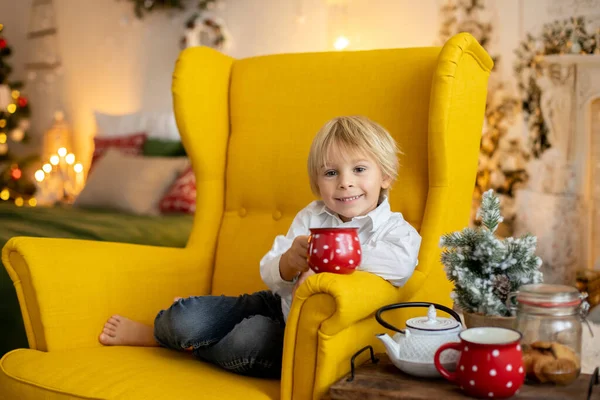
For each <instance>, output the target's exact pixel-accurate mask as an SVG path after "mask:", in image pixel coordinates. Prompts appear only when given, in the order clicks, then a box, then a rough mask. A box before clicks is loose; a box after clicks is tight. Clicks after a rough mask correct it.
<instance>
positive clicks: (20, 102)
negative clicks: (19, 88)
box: [17, 96, 28, 107]
mask: <svg viewBox="0 0 600 400" xmlns="http://www.w3.org/2000/svg"><path fill="white" fill-rule="evenodd" d="M27 103H28V100H27V97H23V96H21V97H19V98H18V99H17V104H18V105H19V107H25V106H26V105H27Z"/></svg>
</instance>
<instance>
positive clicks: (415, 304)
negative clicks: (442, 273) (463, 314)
mask: <svg viewBox="0 0 600 400" xmlns="http://www.w3.org/2000/svg"><path fill="white" fill-rule="evenodd" d="M431 305H433V306H434V307H435V308H436V309H438V310H440V311H444V312H447V313H448V314H450V315H452V317H454V319H455V320H457V321H458V323H460V324H461V325H462V321H461V320H460V316H459V315H458V314H457V313H456V311H454V310H453V309H451V308H448V307H446V306H443V305H441V304H436V303H426V302H422V301H413V302H408V303H396V304H390V305H389V306H383V307H381V308H380V309H379V310H377V313H376V314H375V319H376V320H377V322H379V323H380V324H381V325H383V326H384V327H386V328H388V329H390V330H392V331H396V332H400V333H402V334H404V329H398V328H396V327H395V326H394V325H392V324H390V323H388V322H386V321H384V320H383V318H381V314H382V313H383V312H385V311H389V310H395V309H397V308H409V307H427V308H429V306H431Z"/></svg>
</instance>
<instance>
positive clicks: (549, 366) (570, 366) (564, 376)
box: [541, 359, 579, 385]
mask: <svg viewBox="0 0 600 400" xmlns="http://www.w3.org/2000/svg"><path fill="white" fill-rule="evenodd" d="M578 370H579V368H577V365H575V362H573V361H571V360H566V359H559V360H554V361H551V362H548V363H546V364H544V366H543V367H542V369H541V373H542V374H543V375H544V378H545V379H547V380H548V381H550V382H553V383H556V384H557V385H568V384H569V383H571V382H573V381H574V380H575V379H577V375H578Z"/></svg>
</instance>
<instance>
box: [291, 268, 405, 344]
mask: <svg viewBox="0 0 600 400" xmlns="http://www.w3.org/2000/svg"><path fill="white" fill-rule="evenodd" d="M317 294H327V295H329V296H331V297H332V298H333V300H334V302H335V312H334V313H333V315H332V316H331V317H330V318H328V319H327V320H326V321H323V323H322V324H321V328H320V331H321V332H322V333H324V334H326V335H335V334H336V333H338V332H340V331H341V330H343V329H345V328H347V327H349V326H350V325H353V324H354V323H356V322H358V321H360V320H362V319H364V318H367V317H370V316H372V315H373V313H374V312H375V311H376V310H377V309H378V308H380V307H383V306H385V305H388V304H390V303H394V302H397V301H398V299H399V296H400V293H399V291H398V288H397V287H394V286H393V285H392V284H391V283H389V282H388V281H386V280H385V279H383V278H381V277H379V276H377V275H374V274H371V273H368V272H363V271H357V272H355V273H353V274H350V275H338V274H327V273H325V274H316V275H313V276H311V277H309V278H308V279H307V280H306V282H305V284H303V285H302V286H300V287H299V288H298V290H297V293H296V298H295V299H294V303H295V304H293V305H292V311H291V312H290V314H292V312H293V310H294V309H295V308H296V309H298V311H299V309H301V307H302V303H303V302H304V301H305V300H306V299H308V298H309V297H310V296H313V295H317ZM296 305H297V306H298V307H294V306H296Z"/></svg>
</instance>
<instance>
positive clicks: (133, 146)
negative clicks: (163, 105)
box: [90, 132, 147, 169]
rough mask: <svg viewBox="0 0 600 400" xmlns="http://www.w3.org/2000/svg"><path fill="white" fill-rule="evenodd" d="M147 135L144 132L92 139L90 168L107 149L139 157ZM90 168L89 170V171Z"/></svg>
mask: <svg viewBox="0 0 600 400" xmlns="http://www.w3.org/2000/svg"><path fill="white" fill-rule="evenodd" d="M146 138H147V135H146V133H145V132H138V133H132V134H131V135H127V136H119V137H110V138H98V137H95V138H94V155H93V156H92V166H91V168H93V167H94V163H95V162H97V161H98V159H99V158H101V157H102V156H103V155H104V153H106V151H107V150H108V149H118V150H119V151H121V152H122V153H123V154H129V155H140V154H142V153H143V151H144V143H145V142H146ZM91 168H90V169H91Z"/></svg>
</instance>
